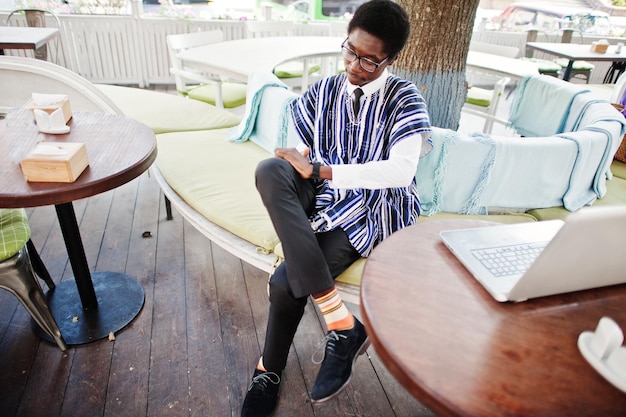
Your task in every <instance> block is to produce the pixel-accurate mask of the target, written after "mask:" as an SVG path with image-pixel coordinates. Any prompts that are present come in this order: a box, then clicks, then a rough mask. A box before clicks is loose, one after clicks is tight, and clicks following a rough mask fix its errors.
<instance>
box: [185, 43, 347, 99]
mask: <svg viewBox="0 0 626 417" xmlns="http://www.w3.org/2000/svg"><path fill="white" fill-rule="evenodd" d="M344 40H345V37H332V36H291V37H288V36H284V37H266V38H250V39H238V40H234V41H226V42H218V43H213V44H210V45H205V46H200V47H197V48H190V49H188V50H186V51H184V52H181V53H179V54H177V55H176V57H177V58H179V59H180V60H181V61H182V63H183V65H184V66H186V67H190V68H194V69H196V70H200V71H205V72H207V73H212V74H219V75H221V76H223V77H225V78H227V79H231V80H234V81H240V82H244V83H245V82H247V81H248V77H249V76H250V74H252V73H253V72H256V71H272V70H273V69H274V68H275V67H276V66H277V65H279V64H282V63H284V62H289V61H295V60H303V61H304V64H305V67H304V71H303V82H302V84H303V87H304V88H306V86H307V85H308V78H307V77H308V67H307V65H308V62H309V60H310V59H311V58H328V57H340V56H341V44H342V42H343V41H344Z"/></svg>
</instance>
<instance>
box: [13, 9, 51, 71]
mask: <svg viewBox="0 0 626 417" xmlns="http://www.w3.org/2000/svg"><path fill="white" fill-rule="evenodd" d="M29 12H33V13H29ZM21 14H23V15H24V18H25V20H26V25H27V26H29V27H46V16H51V17H52V19H53V20H54V21H55V22H56V27H57V28H58V29H59V30H61V21H60V20H59V17H58V16H57V15H56V14H54V13H53V12H51V11H50V10H45V9H37V8H24V9H14V10H12V11H11V13H9V15H8V16H7V19H6V25H7V26H11V21H12V18H15V17H17V16H18V15H21ZM13 20H14V19H13ZM59 39H60V36H57V37H56V39H55V40H54V49H55V52H56V56H55V58H54V61H53V62H54V63H55V64H58V63H59V49H60V48H59ZM35 58H37V59H42V60H44V61H47V60H48V45H44V46H42V47H41V48H38V49H36V50H35Z"/></svg>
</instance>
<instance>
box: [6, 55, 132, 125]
mask: <svg viewBox="0 0 626 417" xmlns="http://www.w3.org/2000/svg"><path fill="white" fill-rule="evenodd" d="M24 86H28V88H24ZM0 91H2V94H0V115H1V114H3V113H6V112H8V111H9V110H10V109H12V108H17V107H21V106H22V105H24V103H26V102H27V101H28V100H29V99H30V98H31V97H32V93H33V92H36V93H46V94H59V93H60V92H62V93H63V94H65V95H67V96H68V98H69V99H70V103H71V107H72V111H104V112H108V113H116V114H122V111H121V110H120V109H119V108H118V106H117V105H115V103H114V102H113V101H112V100H111V99H110V98H109V97H107V96H106V95H104V94H103V93H102V92H101V91H100V90H99V89H97V88H96V87H95V86H94V85H93V84H92V83H90V82H89V81H87V80H86V79H85V78H83V77H81V76H80V75H78V74H76V73H75V72H73V71H70V70H69V69H67V68H65V67H62V66H60V65H56V64H53V63H52V62H48V61H42V60H39V59H32V58H23V57H17V56H8V55H4V56H0Z"/></svg>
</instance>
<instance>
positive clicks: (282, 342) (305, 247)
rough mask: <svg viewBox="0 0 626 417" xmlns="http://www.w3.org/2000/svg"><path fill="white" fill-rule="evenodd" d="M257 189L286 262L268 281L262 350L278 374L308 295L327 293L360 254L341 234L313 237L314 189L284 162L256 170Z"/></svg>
mask: <svg viewBox="0 0 626 417" xmlns="http://www.w3.org/2000/svg"><path fill="white" fill-rule="evenodd" d="M256 186H257V189H258V191H259V194H260V195H261V199H262V200H263V204H264V205H265V207H266V209H267V211H268V213H269V216H270V219H271V220H272V223H273V225H274V229H275V230H276V233H277V234H278V238H279V239H280V241H281V244H282V246H283V251H284V253H285V262H283V263H282V264H280V265H279V267H278V268H277V269H276V271H275V272H274V274H273V275H272V278H271V279H270V311H269V318H268V323H267V332H266V336H265V347H264V349H263V364H264V366H265V368H266V369H267V370H269V371H282V370H283V369H284V368H285V365H286V363H287V355H288V354H289V347H290V346H291V342H292V341H293V337H294V335H295V333H296V330H297V328H298V324H299V323H300V320H301V319H302V315H303V314H304V308H305V306H306V303H307V300H308V296H309V295H311V294H315V293H318V292H322V291H324V290H327V289H328V288H330V287H332V286H333V285H334V279H335V278H336V277H337V276H338V275H339V274H341V272H343V271H345V270H346V268H348V267H349V266H350V265H351V264H352V263H353V262H354V261H356V260H357V259H358V258H360V254H359V253H358V252H357V251H356V250H355V249H354V248H353V247H352V245H351V244H350V241H349V240H348V236H347V235H346V234H345V232H344V231H343V230H341V229H335V230H332V231H330V232H325V233H314V232H313V229H311V225H310V223H309V220H308V217H309V215H310V214H311V213H312V212H313V209H314V208H315V184H314V182H313V181H312V180H310V179H304V178H302V177H301V176H300V174H299V173H298V172H297V171H296V170H295V169H294V168H293V167H292V166H291V164H289V163H288V162H287V161H285V160H283V159H279V158H271V159H267V160H264V161H262V162H261V163H260V164H259V165H258V167H257V170H256Z"/></svg>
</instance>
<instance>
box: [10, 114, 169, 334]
mask: <svg viewBox="0 0 626 417" xmlns="http://www.w3.org/2000/svg"><path fill="white" fill-rule="evenodd" d="M4 122H5V123H4V126H2V125H0V207H2V208H15V207H35V206H44V205H51V204H54V205H55V208H56V212H57V217H58V219H59V225H60V227H61V232H62V233H63V238H64V240H65V245H66V247H67V251H68V256H69V260H70V263H71V266H72V271H73V272H74V278H72V279H66V280H64V281H62V282H61V283H60V284H59V285H57V286H56V288H55V289H54V290H53V291H49V292H48V298H49V303H50V308H51V310H52V314H53V315H54V316H55V318H56V319H57V322H58V324H59V327H60V329H61V333H62V334H63V337H64V338H65V341H66V342H67V343H68V344H69V345H74V344H81V343H87V342H91V341H94V340H98V339H102V338H104V337H107V336H108V335H109V332H116V331H118V330H120V329H122V328H123V327H125V326H126V325H127V324H128V323H130V322H131V321H132V320H133V319H134V318H135V316H136V315H137V314H138V313H139V311H141V308H142V306H143V302H144V293H143V288H142V287H141V285H140V284H139V283H138V282H137V281H136V280H135V279H134V278H132V277H129V276H127V275H125V274H121V273H116V272H94V273H90V270H89V265H88V263H87V258H86V256H85V251H84V248H83V243H82V239H81V236H80V231H79V228H78V223H77V221H76V216H75V213H74V207H73V204H72V201H74V200H78V199H81V198H86V197H90V196H93V195H96V194H99V193H102V192H105V191H108V190H111V189H114V188H116V187H119V186H120V185H122V184H125V183H127V182H129V181H131V180H132V179H134V178H136V177H137V176H139V175H140V174H141V173H143V172H144V171H145V170H146V169H148V167H149V166H150V165H151V164H152V162H154V160H155V159H156V154H157V149H156V140H155V137H154V133H153V132H152V130H150V129H149V128H148V127H147V126H145V125H143V124H141V123H139V122H136V121H134V120H132V119H129V118H127V117H124V116H119V115H114V114H109V113H74V115H73V117H72V119H71V121H70V123H69V126H70V128H71V131H70V132H69V133H68V134H64V135H51V134H43V133H40V132H39V131H38V129H37V126H36V125H35V123H34V119H33V115H32V113H31V112H30V111H27V110H24V109H19V110H14V111H12V112H10V113H9V114H8V116H7V118H6V120H5V121H4ZM41 141H47V142H81V143H85V145H86V148H87V156H88V159H89V166H88V167H87V169H86V170H85V171H84V172H83V173H82V174H81V175H80V177H78V179H77V180H76V181H75V182H73V183H35V182H27V181H26V180H25V179H24V176H23V174H22V171H21V168H20V161H21V160H22V159H23V158H24V157H25V156H26V154H27V153H28V152H29V151H30V150H32V149H33V148H34V147H35V145H36V143H38V142H41ZM42 336H44V335H43V334H42Z"/></svg>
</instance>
